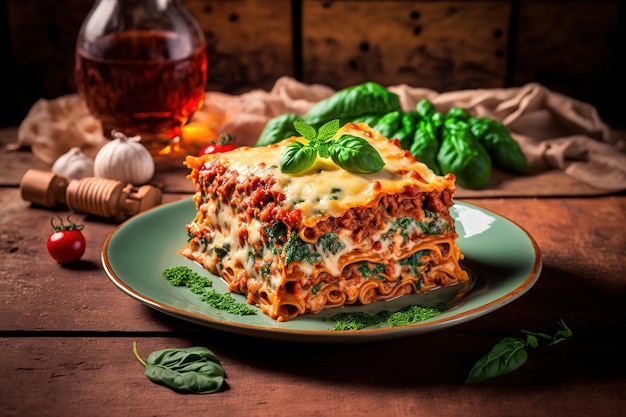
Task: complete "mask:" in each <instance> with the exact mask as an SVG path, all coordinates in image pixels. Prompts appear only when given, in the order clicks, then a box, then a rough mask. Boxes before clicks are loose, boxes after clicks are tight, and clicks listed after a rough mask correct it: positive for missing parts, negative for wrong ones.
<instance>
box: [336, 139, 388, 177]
mask: <svg viewBox="0 0 626 417" xmlns="http://www.w3.org/2000/svg"><path fill="white" fill-rule="evenodd" d="M329 150H330V157H331V158H332V160H333V162H334V163H335V164H337V165H338V166H340V167H341V168H343V169H345V170H346V171H349V172H353V173H357V174H371V173H372V172H377V171H380V170H381V169H382V168H383V167H384V166H385V161H383V159H382V157H381V156H380V154H379V153H378V151H377V150H376V148H374V147H373V146H372V145H370V143H369V142H367V141H366V140H365V139H362V138H359V137H356V136H351V135H344V136H342V137H340V138H339V139H336V140H335V141H333V142H332V143H331V145H330V148H329Z"/></svg>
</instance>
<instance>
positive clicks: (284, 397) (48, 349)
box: [0, 319, 626, 417]
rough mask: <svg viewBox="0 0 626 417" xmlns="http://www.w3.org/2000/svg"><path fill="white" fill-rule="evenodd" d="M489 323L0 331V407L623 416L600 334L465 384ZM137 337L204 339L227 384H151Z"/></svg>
mask: <svg viewBox="0 0 626 417" xmlns="http://www.w3.org/2000/svg"><path fill="white" fill-rule="evenodd" d="M489 322H490V319H485V320H483V329H482V330H477V329H476V328H470V327H459V328H458V329H457V330H456V331H454V332H453V333H450V332H448V333H447V334H444V333H433V334H427V335H423V336H420V337H412V338H408V339H397V340H392V341H387V342H379V343H371V344H361V345H350V346H342V345H331V346H323V347H320V346H317V345H301V344H295V345H294V344H285V343H277V342H271V341H263V340H251V339H244V338H241V337H233V336H230V335H222V334H219V333H215V332H212V331H207V332H206V333H205V334H198V335H194V336H184V335H179V336H176V337H163V336H152V337H145V336H142V335H128V336H127V337H120V336H111V337H99V336H93V335H87V336H76V337H55V336H52V337H45V338H37V337H31V336H27V337H0V348H2V351H3V355H2V360H1V362H0V363H2V365H3V372H2V374H0V395H2V402H0V414H1V415H3V416H26V415H37V416H58V415H80V416H85V417H88V416H103V415H107V416H108V415H111V416H120V415H133V416H174V415H186V416H200V415H210V416H225V417H232V416H293V415H294V413H295V414H297V415H303V416H304V415H307V416H313V415H315V416H366V415H367V416H380V415H389V414H390V415H393V416H418V417H419V416H433V415H437V416H457V415H464V416H479V415H480V416H481V417H501V416H503V415H515V416H531V415H532V416H536V415H563V416H574V417H575V416H586V415H601V416H603V417H617V416H620V415H622V414H621V412H622V411H621V410H623V407H624V406H626V399H625V397H624V395H623V388H624V384H623V383H619V381H623V373H622V372H623V371H624V366H623V365H618V363H619V362H618V361H619V358H620V357H621V351H620V349H619V347H618V345H613V346H612V347H611V348H609V349H606V351H605V352H604V354H603V355H602V357H600V358H598V357H596V358H593V359H590V358H588V357H587V356H586V355H587V354H594V353H597V345H598V342H597V341H595V342H594V340H593V337H594V336H597V334H589V335H587V336H583V337H582V338H580V337H579V338H578V339H577V340H572V341H569V344H568V343H563V344H560V345H556V346H553V347H551V348H550V349H547V348H546V349H542V350H537V351H533V352H532V353H531V357H530V359H529V361H528V363H527V364H526V365H525V366H524V368H522V369H521V370H518V371H517V372H515V373H513V374H510V375H509V376H508V377H506V378H501V379H499V380H493V381H488V382H485V383H482V384H478V385H465V384H464V383H463V381H464V380H465V377H466V375H467V372H468V370H469V368H471V365H472V363H473V362H474V361H475V360H476V359H477V357H478V356H480V355H481V354H482V352H485V351H487V350H488V349H489V347H490V346H491V344H493V343H494V342H495V341H497V340H498V339H499V338H500V337H502V336H505V335H508V334H507V333H505V332H503V331H502V330H501V329H502V328H501V327H498V326H494V324H496V323H498V322H494V321H491V322H492V326H493V327H492V328H491V330H488V329H486V328H485V327H484V324H485V323H489ZM515 324H517V323H515ZM488 327H489V326H487V328H488ZM506 330H508V331H512V330H513V329H512V328H508V329H506ZM134 341H135V342H137V346H138V351H139V353H140V355H141V356H143V357H144V358H145V357H146V356H147V355H148V354H149V353H150V352H152V351H154V350H158V349H163V348H167V347H190V346H206V347H209V348H210V349H211V350H212V351H213V352H214V353H216V354H217V355H218V357H219V358H220V360H221V361H222V364H223V366H224V369H225V371H226V374H227V377H226V385H225V387H224V389H223V390H222V391H221V392H218V393H215V394H210V395H205V396H197V395H180V394H176V393H174V392H172V391H170V390H169V389H166V388H164V387H161V386H159V385H155V384H153V383H151V382H150V381H148V380H147V378H146V377H145V376H144V375H143V368H142V366H141V365H140V364H139V363H138V362H137V360H136V359H135V357H134V356H133V353H132V343H133V342H134ZM42 342H43V343H42ZM603 346H604V347H606V345H605V344H603ZM613 361H616V363H615V362H613Z"/></svg>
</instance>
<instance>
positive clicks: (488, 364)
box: [465, 337, 528, 383]
mask: <svg viewBox="0 0 626 417" xmlns="http://www.w3.org/2000/svg"><path fill="white" fill-rule="evenodd" d="M527 358H528V354H527V352H526V343H525V342H524V340H522V339H520V338H518V337H507V338H505V339H502V340H501V341H500V342H499V343H498V344H496V345H495V346H494V347H493V348H491V350H490V351H489V353H488V354H487V355H485V356H483V357H482V358H480V359H479V360H478V362H476V364H474V366H473V368H472V369H471V371H470V373H469V376H468V377H467V380H466V381H465V382H466V383H473V382H480V381H484V380H486V379H489V378H494V377H497V376H501V375H505V374H508V373H510V372H513V371H514V370H516V369H518V368H519V367H521V366H522V365H524V363H526V360H527Z"/></svg>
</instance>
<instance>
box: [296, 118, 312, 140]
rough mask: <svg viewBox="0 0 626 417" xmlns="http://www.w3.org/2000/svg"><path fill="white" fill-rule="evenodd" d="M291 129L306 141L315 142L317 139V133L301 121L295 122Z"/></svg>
mask: <svg viewBox="0 0 626 417" xmlns="http://www.w3.org/2000/svg"><path fill="white" fill-rule="evenodd" d="M293 127H294V128H295V129H296V131H297V132H298V133H299V134H300V135H301V136H302V137H303V138H305V139H307V140H310V141H312V140H315V139H316V138H317V132H316V131H315V128H314V127H313V126H311V125H310V124H308V123H305V122H303V121H302V120H296V121H294V122H293Z"/></svg>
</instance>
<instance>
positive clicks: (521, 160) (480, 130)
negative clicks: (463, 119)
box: [468, 117, 528, 174]
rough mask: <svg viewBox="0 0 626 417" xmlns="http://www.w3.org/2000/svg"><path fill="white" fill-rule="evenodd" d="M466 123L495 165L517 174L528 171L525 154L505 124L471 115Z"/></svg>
mask: <svg viewBox="0 0 626 417" xmlns="http://www.w3.org/2000/svg"><path fill="white" fill-rule="evenodd" d="M468 123H469V125H470V128H471V130H472V133H474V136H476V138H477V139H478V140H479V141H480V143H481V144H482V145H483V146H484V147H485V149H487V152H489V155H490V156H491V158H492V160H493V164H494V165H495V166H497V167H498V168H501V169H503V170H505V171H510V172H513V173H517V174H527V173H528V161H526V156H525V155H524V153H523V152H522V148H521V147H520V145H519V144H518V143H517V142H516V141H515V139H513V138H512V137H511V134H510V133H509V130H508V129H507V128H506V126H504V125H503V124H502V123H500V122H498V121H497V120H493V119H489V118H487V117H473V118H471V119H469V121H468Z"/></svg>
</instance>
